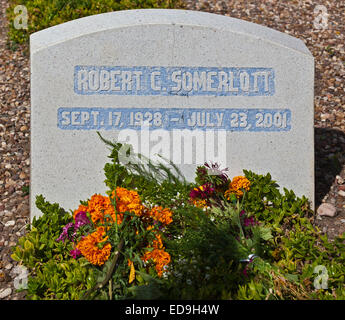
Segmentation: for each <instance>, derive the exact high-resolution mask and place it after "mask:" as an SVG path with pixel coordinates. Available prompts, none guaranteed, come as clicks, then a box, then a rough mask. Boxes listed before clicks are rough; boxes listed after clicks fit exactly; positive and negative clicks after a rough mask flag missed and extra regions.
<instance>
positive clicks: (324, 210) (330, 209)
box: [317, 203, 337, 217]
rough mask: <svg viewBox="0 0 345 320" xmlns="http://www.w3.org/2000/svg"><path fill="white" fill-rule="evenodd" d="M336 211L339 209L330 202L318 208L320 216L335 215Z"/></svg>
mask: <svg viewBox="0 0 345 320" xmlns="http://www.w3.org/2000/svg"><path fill="white" fill-rule="evenodd" d="M336 212H337V209H336V208H335V206H333V205H332V204H330V203H322V204H321V205H320V206H319V208H318V209H317V214H318V215H320V216H328V217H334V216H335V214H336Z"/></svg>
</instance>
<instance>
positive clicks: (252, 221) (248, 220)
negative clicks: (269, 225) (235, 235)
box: [243, 217, 259, 227]
mask: <svg viewBox="0 0 345 320" xmlns="http://www.w3.org/2000/svg"><path fill="white" fill-rule="evenodd" d="M243 224H244V226H245V227H252V226H255V225H257V224H259V223H258V221H256V220H255V218H254V217H250V218H244V220H243Z"/></svg>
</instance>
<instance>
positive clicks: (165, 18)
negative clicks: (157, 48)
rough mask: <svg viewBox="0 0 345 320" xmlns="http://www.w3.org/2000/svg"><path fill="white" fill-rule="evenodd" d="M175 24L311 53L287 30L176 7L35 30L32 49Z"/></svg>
mask: <svg viewBox="0 0 345 320" xmlns="http://www.w3.org/2000/svg"><path fill="white" fill-rule="evenodd" d="M159 24H162V25H176V26H190V27H199V28H210V29H214V30H215V31H216V30H222V31H226V32H232V33H237V34H243V35H244V36H248V37H253V38H256V39H260V40H262V41H265V42H270V43H274V44H276V45H277V46H280V47H285V48H286V49H287V50H295V51H298V52H300V53H302V54H305V55H308V56H310V57H311V58H312V55H311V53H310V51H309V50H308V48H307V47H306V45H305V44H304V43H303V41H301V40H300V39H297V38H295V37H292V36H290V35H288V34H285V33H282V32H279V31H276V30H274V29H270V28H268V27H264V26H261V25H258V24H255V23H251V22H248V21H244V20H240V19H236V18H230V17H227V16H222V15H218V14H213V13H206V12H199V11H191V10H175V9H139V10H124V11H115V12H108V13H103V14H98V15H93V16H88V17H84V18H80V19H76V20H73V21H69V22H66V23H62V24H60V25H57V26H54V27H50V28H47V29H45V30H42V31H38V32H35V33H33V34H32V35H31V36H30V49H31V53H35V52H37V51H39V50H42V49H44V48H47V47H50V46H54V45H56V44H58V43H61V42H65V41H68V40H71V39H75V38H78V37H82V36H84V35H88V34H93V33H98V32H104V31H107V30H111V29H118V28H126V27H133V26H140V25H159Z"/></svg>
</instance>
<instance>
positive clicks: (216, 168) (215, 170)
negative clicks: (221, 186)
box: [204, 162, 229, 183]
mask: <svg viewBox="0 0 345 320" xmlns="http://www.w3.org/2000/svg"><path fill="white" fill-rule="evenodd" d="M204 165H205V167H207V173H208V175H216V176H219V177H220V179H221V180H222V182H223V183H227V182H228V175H227V174H226V173H225V172H226V171H229V169H228V168H225V169H220V165H219V164H218V163H217V162H216V163H212V162H211V165H209V164H208V163H207V162H205V163H204Z"/></svg>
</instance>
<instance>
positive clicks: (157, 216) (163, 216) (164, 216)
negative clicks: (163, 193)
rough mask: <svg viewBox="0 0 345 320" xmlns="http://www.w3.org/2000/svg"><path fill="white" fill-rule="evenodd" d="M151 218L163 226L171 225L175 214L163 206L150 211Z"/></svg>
mask: <svg viewBox="0 0 345 320" xmlns="http://www.w3.org/2000/svg"><path fill="white" fill-rule="evenodd" d="M148 214H149V216H150V217H152V218H153V219H154V220H156V221H159V222H161V223H163V224H170V223H171V222H172V221H173V220H172V215H173V213H172V212H171V211H170V209H168V208H164V209H163V207H161V206H157V207H153V208H152V209H151V210H150V211H149V213H148Z"/></svg>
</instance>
